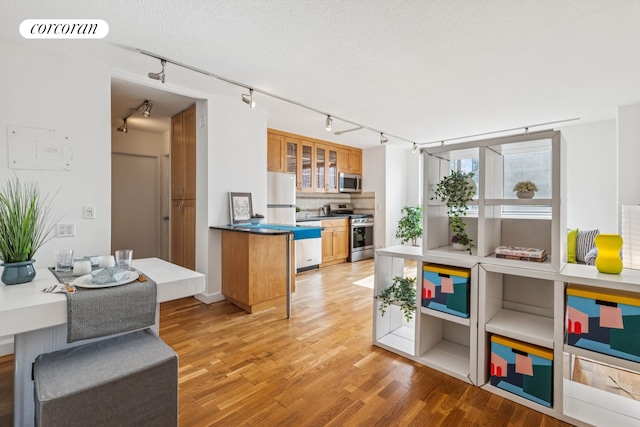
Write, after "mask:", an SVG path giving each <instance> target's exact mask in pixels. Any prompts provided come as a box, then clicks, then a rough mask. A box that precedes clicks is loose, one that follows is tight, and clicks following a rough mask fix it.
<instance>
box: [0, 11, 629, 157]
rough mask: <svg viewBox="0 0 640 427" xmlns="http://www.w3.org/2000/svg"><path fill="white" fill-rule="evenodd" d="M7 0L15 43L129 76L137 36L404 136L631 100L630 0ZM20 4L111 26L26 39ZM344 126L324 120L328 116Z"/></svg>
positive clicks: (284, 112) (4, 31) (604, 108)
mask: <svg viewBox="0 0 640 427" xmlns="http://www.w3.org/2000/svg"><path fill="white" fill-rule="evenodd" d="M5 3H11V4H10V5H9V4H5V7H4V10H5V12H4V13H3V14H2V16H0V37H3V38H6V39H9V40H12V41H15V42H17V43H23V44H25V45H31V46H34V47H37V48H41V49H47V50H53V51H57V52H60V53H64V54H65V55H69V56H77V57H81V58H84V59H86V60H89V61H92V62H96V63H101V64H106V65H108V66H110V67H114V68H118V69H122V70H126V71H127V72H132V73H135V74H138V75H143V76H144V75H146V74H147V73H148V72H149V71H159V69H160V65H159V62H158V61H157V60H155V59H153V58H149V57H147V56H144V55H141V54H139V53H138V52H137V51H136V49H145V50H148V51H151V52H155V53H158V54H160V55H162V56H165V57H168V58H171V59H174V60H176V61H180V62H182V63H186V64H189V65H192V66H194V67H197V68H200V69H204V70H207V71H209V72H212V73H215V74H218V75H221V76H224V77H227V78H229V79H232V80H235V81H239V82H242V83H245V84H247V85H250V86H253V87H256V88H260V89H262V90H265V91H268V92H272V93H274V94H277V95H279V96H282V97H285V98H289V99H292V100H294V101H297V102H299V103H302V104H305V105H308V106H311V107H314V108H316V109H318V110H321V111H325V112H328V113H331V114H332V115H335V116H339V117H343V118H346V119H349V120H351V121H354V122H357V123H361V124H364V125H367V126H370V127H372V128H375V129H379V130H381V131H384V132H387V133H390V134H394V135H398V136H401V137H404V138H407V139H410V140H413V141H417V142H430V141H438V140H442V139H449V138H455V137H459V136H464V135H472V134H479V133H484V132H491V131H496V130H500V129H507V128H513V127H519V126H526V125H530V124H536V123H544V122H550V121H555V120H562V119H567V118H573V117H580V118H581V122H590V121H596V120H603V119H611V118H614V117H615V116H616V112H617V107H618V106H621V105H627V104H633V103H638V102H640V24H639V22H640V2H638V1H636V0H619V1H607V0H562V1H558V0H535V1H534V0H527V1H517V2H514V1H507V0H485V1H480V0H477V1H472V0H465V1H463V0H447V1H444V0H432V1H427V0H421V1H411V0H407V1H400V0H394V1H390V0H351V1H320V0H317V1H311V0H306V1H300V0H270V1H266V0H265V1H238V0H216V1H205V0H190V1H186V0H184V1H176V0H153V1H149V0H138V1H135V2H132V1H124V0H110V1H99V2H98V1H86V0H83V1H80V0H75V1H69V0H66V1H61V0H50V1H46V2H43V1H41V0H5ZM28 18H96V19H103V20H105V21H106V22H107V23H108V24H109V27H110V30H109V35H108V37H107V38H105V39H103V40H99V41H95V40H82V41H69V40H24V39H22V38H21V37H20V35H19V34H18V26H19V24H20V22H21V21H22V20H24V19H28ZM166 73H167V84H165V85H162V84H161V83H159V82H153V81H151V80H150V83H151V85H152V87H156V88H157V89H159V90H170V89H171V84H173V85H177V86H179V87H186V88H191V89H194V90H196V91H201V92H206V93H210V92H215V93H221V94H223V95H227V94H231V95H232V96H237V98H238V102H240V101H239V100H240V94H241V93H243V92H245V91H244V90H243V89H242V88H238V87H234V86H231V85H228V84H226V83H223V82H220V81H217V80H215V79H212V78H210V77H206V76H202V75H198V74H196V73H194V72H192V71H187V70H183V69H179V68H177V67H176V66H172V65H167V69H166ZM116 83H118V84H120V83H122V82H116ZM170 83H171V84H170ZM134 89H135V88H133V89H131V88H127V89H126V90H121V91H120V92H122V93H123V94H125V95H126V94H128V95H129V96H130V97H131V99H122V98H126V96H121V97H120V98H117V99H122V101H119V102H122V103H123V104H122V105H120V104H118V103H116V96H115V94H116V93H117V92H118V87H117V85H116V87H114V117H116V118H117V117H121V116H123V115H125V114H126V113H127V112H128V108H130V107H134V106H135V105H136V103H139V102H140V101H139V100H140V99H142V100H144V98H145V97H147V96H153V95H154V92H153V91H151V93H145V94H143V93H142V89H141V93H140V94H135V93H133V92H134V91H135V90H134ZM156 94H157V93H156ZM158 95H159V94H158ZM163 96H166V95H163ZM159 97H160V95H159ZM163 100H164V102H170V98H166V99H165V98H163ZM255 100H256V102H257V103H258V105H259V106H260V107H262V108H266V109H267V111H268V120H269V126H270V127H274V128H278V129H283V130H287V131H290V132H295V133H301V134H305V135H309V136H313V137H317V138H322V139H328V140H331V141H335V142H339V143H345V144H348V145H355V146H359V147H363V148H366V147H370V146H375V145H377V144H378V140H379V136H378V135H376V134H375V133H374V132H372V131H369V130H360V131H357V132H351V133H348V134H345V135H342V136H337V135H334V134H333V133H330V132H326V131H325V130H324V117H322V116H320V115H319V114H317V113H312V112H309V111H306V110H304V109H301V108H299V107H295V106H291V105H288V104H286V103H283V102H282V101H278V100H275V99H269V98H267V97H264V96H262V95H259V94H256V95H255ZM127 102H130V103H131V102H132V104H131V105H129V104H127ZM175 102H176V105H178V104H180V102H188V100H184V99H183V98H180V99H176V100H175ZM125 104H126V106H125ZM158 106H159V105H158V101H157V100H154V111H156V107H158ZM116 110H118V111H116ZM160 111H161V110H160V108H158V109H157V112H158V114H159V113H160ZM116 121H117V120H116ZM350 128H353V126H352V125H351V124H348V123H341V122H340V121H338V120H334V129H333V130H334V131H336V130H342V129H350ZM389 143H390V144H404V145H406V146H407V148H410V145H409V144H407V143H405V142H402V141H399V140H397V139H394V138H391V137H390V138H389Z"/></svg>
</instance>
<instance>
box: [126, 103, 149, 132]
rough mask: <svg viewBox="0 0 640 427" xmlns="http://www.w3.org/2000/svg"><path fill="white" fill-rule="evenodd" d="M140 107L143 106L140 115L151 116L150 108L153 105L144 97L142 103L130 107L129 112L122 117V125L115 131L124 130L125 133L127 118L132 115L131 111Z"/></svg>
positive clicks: (127, 130) (133, 111)
mask: <svg viewBox="0 0 640 427" xmlns="http://www.w3.org/2000/svg"><path fill="white" fill-rule="evenodd" d="M142 107H144V112H143V113H142V115H143V116H144V117H147V118H148V117H149V116H151V108H152V107H153V104H152V103H151V102H149V100H148V99H145V100H144V101H142V103H141V104H140V105H138V106H137V107H135V108H132V109H130V110H129V112H128V113H127V114H126V115H125V116H124V117H123V118H122V121H123V123H122V126H120V127H119V128H118V129H117V131H118V132H124V133H127V132H129V129H128V128H127V119H128V118H129V117H131V116H132V115H133V113H135V112H136V111H138V110H139V109H141V108H142Z"/></svg>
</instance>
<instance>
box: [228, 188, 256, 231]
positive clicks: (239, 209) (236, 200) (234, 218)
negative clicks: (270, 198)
mask: <svg viewBox="0 0 640 427" xmlns="http://www.w3.org/2000/svg"><path fill="white" fill-rule="evenodd" d="M229 210H230V213H231V223H232V224H241V223H245V222H249V219H250V218H251V215H253V203H252V201H251V193H229Z"/></svg>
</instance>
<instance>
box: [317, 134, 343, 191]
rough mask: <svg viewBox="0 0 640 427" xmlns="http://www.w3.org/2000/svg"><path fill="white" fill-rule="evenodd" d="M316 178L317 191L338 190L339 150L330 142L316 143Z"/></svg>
mask: <svg viewBox="0 0 640 427" xmlns="http://www.w3.org/2000/svg"><path fill="white" fill-rule="evenodd" d="M315 155H316V162H315V165H316V166H315V180H314V184H315V187H316V190H317V191H325V192H328V193H337V192H338V150H337V149H336V148H335V147H333V146H331V145H328V144H318V143H316V144H315Z"/></svg>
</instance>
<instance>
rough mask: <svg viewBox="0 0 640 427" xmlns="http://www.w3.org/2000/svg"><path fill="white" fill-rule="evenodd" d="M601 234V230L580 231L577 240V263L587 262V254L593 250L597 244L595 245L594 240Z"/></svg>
mask: <svg viewBox="0 0 640 427" xmlns="http://www.w3.org/2000/svg"><path fill="white" fill-rule="evenodd" d="M599 232H600V230H579V231H578V238H577V239H576V261H578V262H582V263H584V262H585V258H586V256H587V253H589V251H590V250H591V249H593V248H594V247H595V246H596V244H595V243H593V238H594V237H596V235H597V234H598V233H599Z"/></svg>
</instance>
